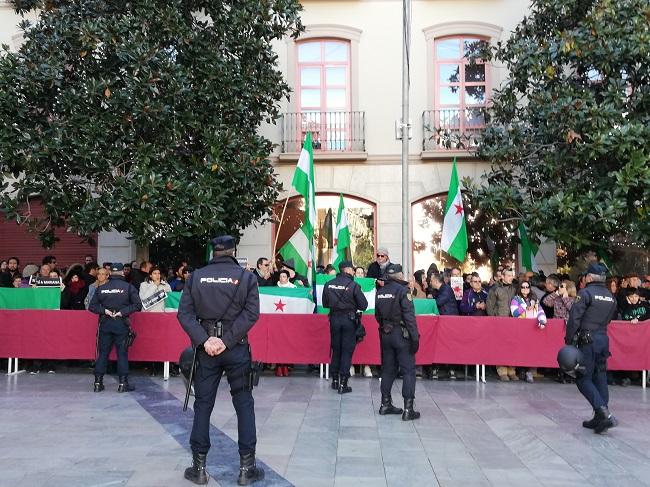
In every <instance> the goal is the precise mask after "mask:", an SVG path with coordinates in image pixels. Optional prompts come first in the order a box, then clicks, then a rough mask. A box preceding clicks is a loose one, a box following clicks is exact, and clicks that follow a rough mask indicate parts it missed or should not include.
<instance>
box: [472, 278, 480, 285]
mask: <svg viewBox="0 0 650 487" xmlns="http://www.w3.org/2000/svg"><path fill="white" fill-rule="evenodd" d="M472 284H481V281H477V280H474V279H472Z"/></svg>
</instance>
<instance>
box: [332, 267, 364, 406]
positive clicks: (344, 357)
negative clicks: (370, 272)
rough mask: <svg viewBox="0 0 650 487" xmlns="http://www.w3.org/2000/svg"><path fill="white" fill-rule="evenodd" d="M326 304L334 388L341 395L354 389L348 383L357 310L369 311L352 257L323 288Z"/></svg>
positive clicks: (354, 344) (354, 345) (355, 332)
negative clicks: (355, 273)
mask: <svg viewBox="0 0 650 487" xmlns="http://www.w3.org/2000/svg"><path fill="white" fill-rule="evenodd" d="M323 307H325V308H329V310H330V312H329V317H330V338H331V348H332V363H331V365H330V371H331V373H332V389H335V390H338V393H339V394H346V393H348V392H352V388H351V387H350V386H349V385H348V379H349V378H350V365H351V364H352V354H353V353H354V348H355V347H356V344H357V328H358V326H357V316H356V313H357V310H360V311H365V310H366V308H368V300H367V299H366V297H365V296H364V294H363V291H362V290H361V286H359V284H357V283H356V282H354V266H353V265H352V262H350V261H349V260H344V261H343V262H341V263H340V264H339V274H338V276H336V277H335V278H334V279H332V280H331V281H329V282H328V283H327V284H325V287H324V288H323Z"/></svg>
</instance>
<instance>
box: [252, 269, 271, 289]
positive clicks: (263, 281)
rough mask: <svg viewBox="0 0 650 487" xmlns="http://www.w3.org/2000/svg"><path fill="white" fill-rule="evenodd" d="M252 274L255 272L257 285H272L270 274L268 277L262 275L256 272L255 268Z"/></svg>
mask: <svg viewBox="0 0 650 487" xmlns="http://www.w3.org/2000/svg"><path fill="white" fill-rule="evenodd" d="M253 274H255V277H256V278H257V285H258V286H259V287H264V286H273V276H272V275H270V276H269V277H268V278H266V279H265V278H264V277H262V276H261V275H260V274H259V272H257V269H256V270H254V271H253Z"/></svg>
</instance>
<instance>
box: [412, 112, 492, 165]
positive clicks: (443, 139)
mask: <svg viewBox="0 0 650 487" xmlns="http://www.w3.org/2000/svg"><path fill="white" fill-rule="evenodd" d="M422 128H423V140H422V157H424V158H426V157H427V156H429V157H432V158H435V157H436V155H440V154H443V155H449V154H450V153H456V154H458V155H461V154H465V155H467V153H468V152H470V153H471V152H474V151H475V150H476V148H477V146H478V144H479V141H480V139H481V134H482V133H483V130H484V129H485V114H484V108H483V107H472V108H464V109H459V108H444V109H441V110H426V111H424V112H423V113H422Z"/></svg>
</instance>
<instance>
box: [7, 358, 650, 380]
mask: <svg viewBox="0 0 650 487" xmlns="http://www.w3.org/2000/svg"><path fill="white" fill-rule="evenodd" d="M13 361H14V359H12V358H11V357H9V358H8V359H7V375H9V374H11V366H12V365H13ZM643 374H645V371H644V372H643ZM643 377H644V378H645V375H644V376H643ZM643 382H645V380H644V381H643Z"/></svg>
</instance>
